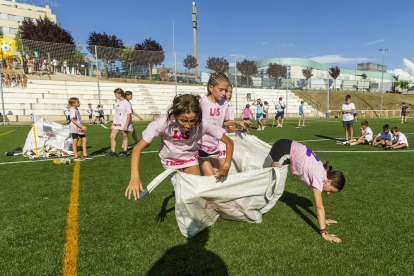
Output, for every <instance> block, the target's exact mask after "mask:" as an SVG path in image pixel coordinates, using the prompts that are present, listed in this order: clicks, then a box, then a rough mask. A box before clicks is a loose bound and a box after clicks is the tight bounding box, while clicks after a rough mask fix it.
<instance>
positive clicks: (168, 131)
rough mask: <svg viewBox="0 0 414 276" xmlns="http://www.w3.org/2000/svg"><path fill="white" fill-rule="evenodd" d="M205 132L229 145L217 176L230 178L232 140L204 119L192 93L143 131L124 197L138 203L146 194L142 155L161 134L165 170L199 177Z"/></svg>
mask: <svg viewBox="0 0 414 276" xmlns="http://www.w3.org/2000/svg"><path fill="white" fill-rule="evenodd" d="M206 133H207V134H209V135H211V136H212V137H214V138H216V139H219V140H220V141H222V142H223V143H225V144H226V147H227V157H226V160H225V162H224V164H223V166H221V167H220V169H219V171H218V174H217V179H222V178H224V177H226V176H227V174H228V172H229V169H230V165H231V158H232V157H233V141H232V140H231V139H230V138H229V137H227V136H226V135H224V133H225V131H224V130H223V128H221V127H219V126H214V125H212V124H211V123H210V122H209V121H207V120H204V119H203V117H202V110H201V106H200V103H199V99H198V97H196V96H194V95H190V94H186V95H178V96H176V97H175V98H174V101H173V104H172V106H171V107H170V108H169V109H168V112H167V115H164V116H161V117H158V118H157V119H156V120H155V121H154V122H152V123H151V124H149V125H148V127H147V128H146V129H145V130H144V131H143V132H142V139H141V140H140V141H139V143H138V144H137V145H136V146H135V148H134V150H133V152H132V157H131V181H130V182H129V185H128V187H127V189H126V191H125V196H127V197H128V199H130V198H131V195H132V196H133V197H134V199H135V200H136V199H137V198H139V192H140V191H144V189H143V187H142V182H141V179H140V176H139V162H140V158H141V152H142V151H143V150H144V148H145V147H146V146H147V145H148V144H149V143H151V142H152V141H153V140H154V138H155V137H157V136H159V135H160V136H161V145H160V149H159V156H160V158H161V163H162V165H163V167H164V168H166V169H176V170H180V171H183V172H184V173H187V174H195V175H200V168H199V165H198V153H197V152H198V146H197V142H198V141H199V140H200V138H201V137H202V136H203V135H204V134H206ZM200 185H202V183H200Z"/></svg>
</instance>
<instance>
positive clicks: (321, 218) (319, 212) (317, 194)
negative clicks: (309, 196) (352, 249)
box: [313, 188, 342, 243]
mask: <svg viewBox="0 0 414 276" xmlns="http://www.w3.org/2000/svg"><path fill="white" fill-rule="evenodd" d="M313 197H314V199H315V206H316V216H317V217H318V223H319V229H320V230H322V229H326V220H325V208H324V207H323V202H322V192H321V191H319V190H318V189H315V188H313ZM329 223H336V221H334V220H329ZM322 238H324V239H325V240H328V241H330V242H333V241H334V242H336V243H340V242H341V241H342V240H341V239H340V238H338V237H337V236H336V235H333V234H328V233H326V234H324V235H322Z"/></svg>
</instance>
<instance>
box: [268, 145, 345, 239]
mask: <svg viewBox="0 0 414 276" xmlns="http://www.w3.org/2000/svg"><path fill="white" fill-rule="evenodd" d="M269 156H270V158H271V159H272V167H276V168H280V167H282V166H285V165H288V164H290V170H291V171H292V173H293V174H294V175H296V176H297V177H298V178H299V180H300V181H302V182H303V183H305V184H306V185H307V186H309V187H310V188H313V189H312V190H313V197H314V200H315V208H316V216H317V218H318V223H319V229H320V234H321V236H322V238H324V239H325V240H327V241H330V242H336V243H340V242H341V241H342V240H341V239H340V238H338V237H337V236H336V235H333V234H328V232H327V231H326V225H330V224H331V223H337V221H335V220H331V219H326V218H325V208H324V207H323V202H322V192H326V193H327V194H330V193H338V192H340V191H341V190H342V189H343V187H344V185H345V175H344V174H343V173H342V172H340V171H332V166H330V165H329V162H326V163H325V164H323V163H322V161H321V160H320V159H319V158H318V156H316V154H315V153H314V152H313V151H312V150H310V149H308V148H306V146H304V145H302V144H300V143H298V142H296V141H292V140H288V139H281V140H278V141H276V143H274V144H273V146H272V149H271V150H270V152H269ZM286 173H287V171H286ZM284 177H286V175H285V176H281V179H283V178H284ZM285 179H286V178H285Z"/></svg>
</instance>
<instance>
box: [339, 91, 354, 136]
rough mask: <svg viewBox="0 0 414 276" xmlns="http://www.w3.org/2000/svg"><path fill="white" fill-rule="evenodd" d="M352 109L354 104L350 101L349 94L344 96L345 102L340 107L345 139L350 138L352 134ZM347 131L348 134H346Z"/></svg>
mask: <svg viewBox="0 0 414 276" xmlns="http://www.w3.org/2000/svg"><path fill="white" fill-rule="evenodd" d="M354 110H355V105H354V104H353V103H352V99H351V95H346V96H345V103H344V104H343V105H342V107H341V111H340V112H341V113H342V114H343V116H342V125H343V127H344V128H345V141H348V138H349V139H352V137H353V136H354V115H353V114H354ZM348 132H349V136H348Z"/></svg>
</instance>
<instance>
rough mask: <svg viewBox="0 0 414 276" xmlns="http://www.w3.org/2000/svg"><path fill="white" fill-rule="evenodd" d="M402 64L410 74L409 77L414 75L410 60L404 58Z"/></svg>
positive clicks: (412, 64) (413, 67) (412, 63)
mask: <svg viewBox="0 0 414 276" xmlns="http://www.w3.org/2000/svg"><path fill="white" fill-rule="evenodd" d="M403 64H404V66H405V69H406V70H407V71H408V72H410V74H411V75H414V62H412V61H411V60H408V59H406V58H404V59H403Z"/></svg>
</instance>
